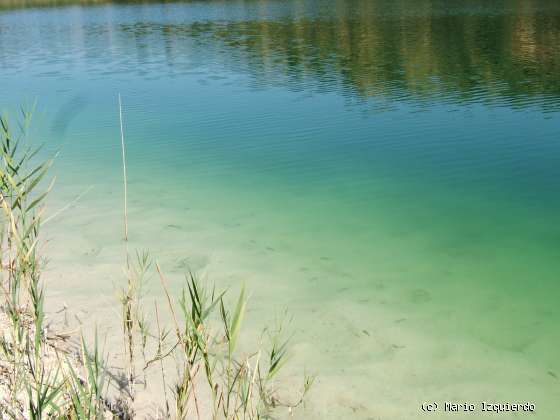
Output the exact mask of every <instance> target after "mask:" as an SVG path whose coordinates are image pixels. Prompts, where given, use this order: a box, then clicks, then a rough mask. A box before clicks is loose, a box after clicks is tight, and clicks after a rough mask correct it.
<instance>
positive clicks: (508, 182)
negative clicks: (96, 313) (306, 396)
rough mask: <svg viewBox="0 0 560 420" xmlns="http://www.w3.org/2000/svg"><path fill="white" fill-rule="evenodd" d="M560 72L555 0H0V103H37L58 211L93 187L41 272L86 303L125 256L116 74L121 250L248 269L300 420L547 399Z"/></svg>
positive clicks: (98, 300) (555, 385)
mask: <svg viewBox="0 0 560 420" xmlns="http://www.w3.org/2000/svg"><path fill="white" fill-rule="evenodd" d="M490 3H492V4H490ZM559 75H560V3H557V2H553V1H537V0H535V1H531V0H526V1H511V2H505V1H503V2H486V1H460V0H457V1H418V0H415V1H412V0H410V1H407V0H402V1H382V0H363V1H360V0H352V1H351V0H347V1H334V0H333V1H326V0H325V1H319V0H301V1H299V0H294V1H266V0H265V1H234V2H225V1H224V2H222V1H215V2H189V3H166V4H140V5H138V4H136V5H134V4H131V5H103V6H96V7H78V6H73V7H65V8H38V9H21V10H11V11H3V12H2V13H1V14H0V82H1V86H2V90H1V97H0V107H1V108H2V109H4V110H7V111H9V112H10V113H11V114H12V115H14V114H15V112H14V109H15V107H16V106H19V105H20V104H30V103H32V102H33V101H34V100H37V104H38V106H37V112H36V115H35V125H34V126H33V130H34V131H33V132H34V134H35V136H36V138H38V139H40V140H41V141H44V142H45V143H46V144H47V150H48V151H52V150H55V149H59V148H60V150H61V155H60V158H59V159H58V161H57V164H56V168H55V171H56V173H57V176H58V178H57V187H56V189H55V192H54V196H53V198H52V200H53V203H54V204H53V207H54V208H56V206H57V205H58V206H60V205H62V204H63V203H65V202H68V201H71V200H72V198H73V197H75V196H76V195H78V194H80V193H81V192H82V191H84V190H87V191H88V192H87V193H86V194H85V195H84V196H83V197H82V198H81V200H80V201H79V202H78V203H77V204H75V205H74V206H73V207H71V208H70V209H69V210H67V211H66V212H65V213H64V216H63V217H61V218H59V219H58V220H57V221H56V222H53V224H52V226H51V230H50V231H49V234H50V236H51V238H52V239H53V240H52V241H51V243H50V245H48V247H47V248H48V252H49V255H50V256H51V259H52V261H51V269H50V271H49V272H48V275H50V276H51V277H52V281H51V286H50V287H51V290H53V291H56V290H59V293H60V294H61V295H64V296H66V295H69V296H71V297H68V298H67V299H70V300H72V301H74V302H75V303H76V304H78V305H83V307H84V308H89V310H90V311H93V310H97V309H99V307H100V305H101V306H102V305H109V304H108V303H106V301H108V300H109V299H110V296H111V294H112V290H113V289H112V282H114V281H116V279H118V277H119V275H120V271H119V270H120V269H119V268H118V267H119V264H121V262H122V258H121V256H122V255H121V254H122V252H121V251H120V250H122V241H121V238H122V185H121V172H120V171H121V167H120V137H119V136H120V134H119V126H118V107H117V93H119V92H120V93H121V94H122V97H123V103H124V115H125V132H126V141H127V153H128V156H127V159H128V169H129V181H130V185H129V206H130V231H131V241H132V245H133V246H137V247H147V248H150V249H151V250H152V252H153V253H154V254H155V256H156V257H157V258H158V259H159V260H160V261H161V263H162V266H164V267H167V269H168V271H170V276H171V278H173V279H176V280H174V281H175V283H174V284H176V285H178V284H179V282H180V277H179V273H180V272H181V271H184V270H185V269H186V267H192V268H193V269H195V270H197V271H201V272H202V271H204V272H207V273H208V274H209V276H210V277H211V278H212V279H214V280H215V281H216V282H218V283H219V284H226V285H237V286H238V285H239V284H240V283H241V282H242V281H245V282H247V283H248V286H249V288H250V289H251V290H253V298H252V301H253V314H254V316H253V317H254V318H259V319H263V320H265V321H266V320H267V319H270V316H269V315H268V314H270V312H269V309H268V308H274V309H275V310H277V309H278V308H283V307H288V308H289V309H290V311H291V313H293V314H294V318H295V320H296V322H295V329H296V335H295V337H294V343H296V344H295V346H294V358H293V362H294V371H296V370H298V369H300V368H301V367H302V366H306V367H307V369H309V370H311V371H312V372H314V373H317V374H318V375H319V378H318V380H317V385H316V389H315V390H314V393H313V394H312V396H311V401H310V407H309V411H308V414H307V415H306V416H307V417H316V418H376V419H377V418H391V419H400V418H403V419H410V418H419V417H421V416H423V414H422V413H421V411H420V404H421V403H422V402H424V401H432V400H433V401H438V402H441V401H446V400H448V401H458V402H461V401H472V402H476V403H479V402H480V401H483V400H485V401H496V402H506V401H512V402H525V401H532V402H534V403H535V404H536V406H537V412H536V413H535V415H534V416H533V417H534V418H538V419H556V418H557V414H556V413H557V407H555V403H556V402H557V401H558V400H559V399H560V379H559V378H560V360H559V359H558V352H557V349H558V346H559V345H560V330H559V328H558V323H559V321H560V306H559V305H558V298H559V297H560V282H559V274H560V258H559V256H560V225H559V224H558V223H557V216H558V212H559V211H560V194H559V193H560V182H559V181H560V143H559V140H560V76H559ZM90 187H93V188H91V189H89V188H90ZM69 285H71V287H68V286H69ZM177 287H178V286H177ZM53 293H54V292H53ZM107 296H109V297H108V298H107V299H105V297H107ZM94 297H95V298H94ZM78 302H79V303H78ZM96 305H97V306H96ZM267 317H268V318H267ZM255 323H256V324H258V322H255ZM439 415H440V416H442V418H446V415H445V414H443V413H439ZM456 417H457V418H461V415H460V414H459V415H456ZM465 418H473V417H472V415H471V416H467V417H465ZM503 418H510V417H508V414H505V415H504V417H503Z"/></svg>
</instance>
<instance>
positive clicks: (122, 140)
mask: <svg viewBox="0 0 560 420" xmlns="http://www.w3.org/2000/svg"><path fill="white" fill-rule="evenodd" d="M119 120H120V123H121V149H122V164H123V182H124V240H125V241H127V242H128V217H127V214H128V212H127V201H128V200H127V187H126V184H127V182H126V156H125V149H124V130H123V118H122V102H121V94H120V93H119Z"/></svg>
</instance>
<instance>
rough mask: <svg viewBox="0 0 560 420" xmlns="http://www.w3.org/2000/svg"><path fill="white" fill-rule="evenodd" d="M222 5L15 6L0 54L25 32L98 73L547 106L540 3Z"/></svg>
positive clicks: (557, 43)
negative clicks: (189, 76) (47, 14)
mask: <svg viewBox="0 0 560 420" xmlns="http://www.w3.org/2000/svg"><path fill="white" fill-rule="evenodd" d="M222 3H223V2H211V3H210V4H200V3H189V4H188V5H186V4H158V5H143V6H138V7H139V8H141V9H142V10H140V11H138V10H136V11H135V13H134V15H133V16H132V17H131V15H132V13H131V9H130V8H127V7H120V8H117V7H115V8H111V7H100V8H96V9H92V12H91V14H90V15H88V16H87V17H86V15H84V14H83V13H82V12H81V11H80V9H77V10H75V9H65V11H61V12H60V13H66V14H68V16H67V17H68V19H64V18H61V17H60V16H59V17H58V18H57V15H52V16H51V18H50V19H47V20H46V23H45V21H43V23H42V24H41V25H39V26H38V27H37V28H34V29H30V28H29V27H27V29H21V28H17V27H16V23H17V21H18V20H19V19H25V15H15V16H14V19H12V18H11V17H10V15H9V14H8V15H5V16H3V18H2V19H0V30H1V31H2V37H0V60H1V61H2V62H3V66H4V68H5V69H7V70H8V69H9V68H11V69H12V70H13V71H14V72H17V71H18V70H19V67H21V66H22V65H23V61H22V62H20V63H19V65H18V61H20V60H19V59H18V57H16V55H18V54H20V51H22V48H21V47H24V46H27V45H26V40H25V38H26V37H27V38H29V36H30V35H31V36H33V34H29V33H27V34H26V33H25V31H26V30H27V31H34V32H38V34H40V41H39V44H38V45H33V46H27V47H29V49H27V52H26V53H25V54H27V55H30V58H31V59H32V60H33V61H34V62H35V63H36V64H46V63H47V62H49V63H50V64H51V68H50V70H53V69H52V64H53V63H54V62H57V63H58V64H59V65H60V67H59V68H58V69H57V71H58V72H62V73H64V72H69V71H71V68H72V66H75V65H76V63H78V64H82V65H84V67H85V68H86V69H87V71H88V72H89V73H90V74H94V75H96V76H100V77H110V76H111V75H115V74H118V73H126V74H130V73H132V74H136V75H138V76H141V77H148V75H150V76H151V77H154V76H155V77H168V76H171V77H177V76H181V75H182V74H184V73H188V72H191V71H193V70H203V71H206V72H210V73H214V74H218V73H220V72H222V71H229V72H242V73H244V74H249V75H251V77H252V79H253V80H254V83H255V85H256V86H263V85H264V86H267V85H277V84H281V85H284V86H287V87H288V88H290V89H294V90H302V89H313V90H318V91H332V90H337V91H338V92H340V93H342V94H344V95H347V96H348V97H350V98H353V99H357V100H367V99H368V98H371V97H379V96H381V97H385V98H387V99H390V100H401V99H411V100H418V101H425V100H430V101H431V100H434V99H438V100H445V101H452V102H460V103H463V102H479V101H485V102H491V103H495V104H503V103H505V104H507V105H508V106H513V107H516V106H525V105H529V104H538V105H540V106H542V107H543V108H545V109H557V108H558V96H559V94H560V80H559V78H560V76H559V75H560V7H558V6H557V5H553V4H552V5H551V4H550V3H551V2H541V1H538V0H533V1H517V2H512V3H511V4H509V5H508V6H507V7H506V5H500V6H499V7H498V6H496V5H493V6H491V5H486V4H485V2H453V4H452V5H447V4H445V3H447V2H432V1H427V0H426V1H416V2H411V1H406V0H402V1H394V2H387V1H383V0H377V1H375V0H374V1H372V0H364V1H360V0H354V1H335V2H321V1H311V0H307V1H305V0H299V1H292V2H288V3H277V2H267V1H260V2H254V1H244V2H236V3H233V6H231V7H225V4H222ZM28 19H29V17H28ZM53 27H54V28H55V30H52V28H53ZM22 37H23V39H22ZM7 63H10V64H9V65H8V64H7ZM10 65H11V67H9V66H10ZM43 75H44V74H43Z"/></svg>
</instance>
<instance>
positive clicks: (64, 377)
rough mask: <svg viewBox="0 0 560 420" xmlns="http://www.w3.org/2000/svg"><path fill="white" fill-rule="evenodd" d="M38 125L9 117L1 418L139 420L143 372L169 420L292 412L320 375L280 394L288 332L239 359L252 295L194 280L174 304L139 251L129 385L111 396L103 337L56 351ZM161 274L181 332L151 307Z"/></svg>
mask: <svg viewBox="0 0 560 420" xmlns="http://www.w3.org/2000/svg"><path fill="white" fill-rule="evenodd" d="M29 118H30V115H29V114H28V113H23V118H22V120H23V123H22V124H20V125H19V127H18V128H19V129H18V131H17V135H14V134H13V133H12V131H11V129H10V126H9V124H8V121H7V120H6V119H5V118H0V160H1V161H0V206H1V207H2V211H1V218H0V223H1V228H0V246H1V271H2V276H1V278H0V284H1V287H2V304H1V313H2V314H4V315H5V317H6V319H7V321H8V324H9V329H8V330H9V331H5V333H4V334H3V335H2V336H1V337H0V361H1V362H2V363H7V365H8V366H9V368H8V369H7V373H6V374H3V379H5V381H6V382H7V387H8V390H9V396H8V397H7V399H6V401H3V402H0V410H2V412H3V413H5V414H6V416H7V417H8V418H14V419H19V418H21V417H23V418H30V419H43V418H66V419H78V420H85V419H92V420H93V419H100V418H107V416H109V417H112V418H118V419H128V418H133V417H135V414H134V404H135V395H136V387H137V384H138V376H139V370H138V367H139V366H143V368H142V369H141V373H142V374H143V377H144V387H147V386H148V384H147V377H148V376H147V375H146V372H147V371H148V370H149V369H151V368H152V367H154V366H157V367H158V370H159V374H160V376H161V380H162V384H163V388H164V399H165V409H164V410H159V411H160V412H163V413H165V416H166V418H169V417H174V418H177V419H185V418H194V417H196V418H197V419H207V418H213V419H216V418H225V419H238V418H245V419H259V418H267V417H270V416H271V415H272V414H273V413H274V412H275V410H277V409H279V408H281V407H283V408H286V409H287V410H288V411H290V412H291V411H292V410H294V409H295V408H296V407H298V406H300V405H301V404H302V403H303V401H304V397H305V395H306V394H307V392H308V390H309V388H310V387H311V384H312V382H313V379H312V378H310V377H307V376H305V377H304V386H303V389H302V392H301V393H300V395H299V397H298V398H297V399H296V401H295V402H293V403H289V402H286V401H284V400H283V398H282V397H280V396H279V395H278V393H277V388H276V386H275V381H276V379H277V376H278V374H279V372H280V371H281V370H282V367H283V366H284V365H285V364H286V362H287V360H288V340H285V339H282V338H281V335H282V328H278V329H277V331H274V332H272V333H271V332H269V333H268V336H269V338H270V340H269V341H270V344H269V345H268V346H266V345H263V343H262V342H260V343H259V344H258V345H257V346H256V347H255V348H249V349H247V348H246V347H244V346H241V347H243V351H240V350H239V347H240V345H239V342H240V336H241V334H240V332H241V329H242V325H243V320H244V317H245V314H246V307H247V302H248V300H247V296H246V293H245V288H244V287H243V288H242V289H241V291H240V294H239V296H238V298H237V300H236V303H235V305H234V306H233V310H231V309H229V308H228V305H226V303H225V297H226V291H225V290H224V291H220V292H217V291H216V288H215V286H212V287H209V286H208V285H207V284H204V283H203V282H202V281H200V279H198V278H197V276H196V275H195V274H194V273H192V272H189V273H188V274H187V275H186V276H185V281H184V284H183V288H182V291H181V293H180V294H179V296H178V299H177V302H175V300H174V298H173V297H172V295H171V294H170V293H169V288H168V286H167V280H166V278H165V276H164V274H163V271H162V269H161V267H160V266H159V264H157V263H155V264H152V260H151V258H150V257H149V255H148V253H146V252H143V253H137V254H136V260H134V261H132V259H131V258H130V256H129V255H128V252H127V258H126V270H125V273H126V278H125V280H126V281H125V283H124V285H123V287H122V288H121V289H120V292H119V302H120V306H121V313H122V334H123V343H124V354H125V361H124V365H125V369H126V372H127V374H126V379H127V385H126V386H124V387H121V388H117V390H116V391H117V395H112V396H110V392H109V388H110V386H109V385H110V381H109V378H110V371H109V369H108V367H107V363H106V360H107V356H106V355H103V354H102V352H101V350H100V347H99V344H98V339H97V331H96V332H95V338H94V342H93V345H92V346H91V347H88V345H87V343H86V340H85V339H84V337H83V335H82V336H80V337H79V352H78V353H75V352H74V353H73V352H72V351H71V350H69V349H68V348H66V349H65V348H59V347H58V345H57V343H56V342H55V341H54V340H55V339H54V338H53V336H52V335H48V334H47V332H46V328H45V293H44V285H43V282H42V280H41V272H42V269H43V267H44V260H43V259H42V258H41V257H40V255H39V252H38V248H39V247H38V245H39V239H40V235H39V234H40V227H41V224H42V217H41V216H42V214H43V209H44V200H45V198H46V196H47V194H48V192H49V191H50V188H51V186H52V183H51V184H48V185H45V183H44V180H45V177H46V175H47V173H48V169H49V168H50V166H51V164H52V159H51V160H47V161H45V162H38V163H37V162H36V160H37V156H38V155H37V153H38V151H39V149H37V148H31V147H29V146H27V145H26V132H27V127H28V123H29ZM154 269H155V272H156V273H157V274H158V276H159V278H160V282H161V286H162V289H163V292H164V295H165V297H166V300H167V310H168V311H169V314H170V315H171V318H172V327H165V326H162V325H161V321H160V311H159V307H158V304H157V302H156V303H155V306H154V308H155V312H154V317H155V320H156V325H157V330H156V331H152V325H151V324H150V323H149V322H148V319H149V317H150V316H149V314H148V312H147V310H146V308H145V305H144V290H145V285H146V282H147V279H148V277H149V274H150V272H152V271H154ZM149 354H150V357H148V355H149ZM170 360H175V361H177V362H178V363H177V366H178V367H177V372H176V376H175V377H174V379H173V380H169V379H168V378H167V376H166V375H167V371H166V369H165V367H164V365H165V363H166V362H167V361H170ZM168 391H170V392H169V393H168ZM171 399H173V401H172V402H170V400H171ZM171 407H174V410H172V409H171Z"/></svg>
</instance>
